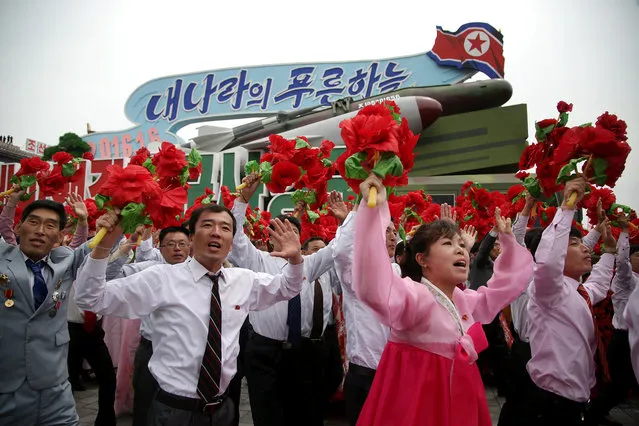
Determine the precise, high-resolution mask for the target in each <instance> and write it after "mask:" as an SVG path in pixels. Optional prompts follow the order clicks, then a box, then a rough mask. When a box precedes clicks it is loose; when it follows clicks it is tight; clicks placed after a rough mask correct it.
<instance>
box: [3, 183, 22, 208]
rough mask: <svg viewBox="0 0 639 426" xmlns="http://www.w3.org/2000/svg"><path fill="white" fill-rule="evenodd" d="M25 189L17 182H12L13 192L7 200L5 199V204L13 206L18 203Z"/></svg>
mask: <svg viewBox="0 0 639 426" xmlns="http://www.w3.org/2000/svg"><path fill="white" fill-rule="evenodd" d="M25 192H26V190H24V189H22V187H21V186H20V185H18V184H17V183H14V184H13V193H12V194H11V195H10V196H9V200H7V205H9V206H11V207H15V206H17V205H18V204H19V203H20V197H22V196H23V195H24V193H25Z"/></svg>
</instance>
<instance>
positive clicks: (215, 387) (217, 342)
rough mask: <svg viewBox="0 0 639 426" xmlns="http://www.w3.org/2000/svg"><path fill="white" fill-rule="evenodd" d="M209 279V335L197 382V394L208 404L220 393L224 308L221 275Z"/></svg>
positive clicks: (210, 276) (211, 276)
mask: <svg viewBox="0 0 639 426" xmlns="http://www.w3.org/2000/svg"><path fill="white" fill-rule="evenodd" d="M208 277H209V278H210V279H211V281H213V287H212V288H211V312H210V314H209V334H208V336H207V339H206V348H205V349H204V356H203V357H202V366H201V367H200V377H199V379H198V382H197V393H198V395H199V396H200V398H202V399H203V400H204V401H205V402H207V403H208V402H210V401H212V400H213V399H214V398H215V396H216V395H217V394H218V393H220V376H221V374H222V306H221V304H220V289H219V284H218V281H219V275H209V276H208Z"/></svg>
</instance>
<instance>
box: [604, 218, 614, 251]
mask: <svg viewBox="0 0 639 426" xmlns="http://www.w3.org/2000/svg"><path fill="white" fill-rule="evenodd" d="M601 239H602V242H603V244H604V246H605V247H606V248H605V251H606V252H607V253H616V252H617V240H615V237H614V236H613V235H612V227H611V226H610V220H608V219H606V220H605V221H604V223H603V226H602V230H601Z"/></svg>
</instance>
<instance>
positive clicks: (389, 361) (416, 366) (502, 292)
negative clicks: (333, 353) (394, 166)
mask: <svg viewBox="0 0 639 426" xmlns="http://www.w3.org/2000/svg"><path fill="white" fill-rule="evenodd" d="M371 186H375V187H376V188H377V191H378V194H379V195H378V203H377V207H375V208H369V207H368V206H367V205H366V203H367V199H368V192H369V188H370V187H371ZM360 189H361V193H362V195H363V201H362V203H361V204H360V206H359V210H358V212H357V216H356V224H355V250H354V251H355V253H354V264H353V278H354V279H353V285H354V288H355V292H356V294H357V296H358V297H359V298H360V299H361V300H362V301H363V302H364V303H366V304H367V305H368V306H370V307H371V308H372V309H373V311H374V312H375V313H376V315H377V316H378V317H379V320H380V321H381V322H382V323H384V324H386V325H387V326H388V327H390V330H391V334H390V338H389V341H388V343H387V345H386V348H385V349H384V353H383V355H382V358H381V361H380V363H379V367H378V369H377V374H376V375H375V380H374V382H373V386H372V388H371V391H370V394H369V396H368V399H367V400H366V403H365V405H364V408H363V410H362V412H361V415H360V417H359V421H358V423H357V424H358V426H367V425H371V426H372V425H375V426H386V425H401V426H411V425H419V426H425V425H432V426H474V425H478V426H491V425H492V422H491V418H490V414H489V411H488V404H487V402H486V393H485V390H484V386H483V383H482V380H481V377H480V374H479V370H478V368H477V365H476V363H475V361H476V360H477V354H478V353H479V352H481V351H482V350H484V349H486V347H487V346H488V343H487V341H486V336H485V335H484V333H483V330H482V327H481V324H482V323H484V324H487V323H490V322H491V321H492V320H493V319H494V318H495V317H496V316H497V315H498V314H499V312H500V311H501V309H503V308H504V307H505V306H506V305H508V304H509V303H510V302H512V301H513V300H515V298H517V296H519V295H520V294H521V293H522V292H523V291H524V290H525V288H526V286H527V285H528V282H529V281H530V278H531V276H532V273H533V269H532V268H533V267H532V265H533V262H532V257H531V255H530V253H529V252H528V251H527V250H526V249H525V248H523V247H521V246H520V245H519V244H517V243H516V241H515V239H514V237H513V235H512V232H511V226H510V220H505V219H503V218H501V217H499V212H498V211H497V212H496V216H497V218H496V226H497V229H498V230H499V232H500V234H501V235H500V237H499V238H500V242H501V247H502V250H503V253H502V254H501V256H499V258H497V261H496V262H495V267H494V271H495V272H494V275H493V277H492V278H491V279H490V280H489V281H488V286H487V287H482V288H480V289H479V290H477V291H474V290H461V289H459V288H457V286H456V285H457V284H458V283H460V282H464V281H465V280H466V279H467V277H468V268H469V264H470V262H469V255H468V250H467V249H466V248H465V247H464V244H463V239H462V237H461V236H460V234H459V230H458V229H457V227H456V226H455V225H454V224H452V223H450V222H445V221H436V222H433V223H430V224H426V225H422V226H421V227H420V228H419V230H418V231H417V232H416V233H415V235H414V236H413V237H412V239H411V240H410V241H409V243H408V245H407V248H406V250H407V263H406V265H405V266H406V268H405V269H404V275H407V276H406V277H405V278H403V279H402V278H400V277H398V276H397V275H396V274H395V273H394V272H393V269H392V266H391V264H390V262H389V260H388V253H387V251H386V247H385V229H386V226H387V224H388V223H389V222H390V214H389V210H388V204H387V203H386V191H385V189H384V187H383V186H382V184H381V182H380V180H379V179H378V178H377V177H375V176H374V175H372V176H371V177H369V178H368V179H366V180H365V181H364V182H363V183H362V185H361V187H360Z"/></svg>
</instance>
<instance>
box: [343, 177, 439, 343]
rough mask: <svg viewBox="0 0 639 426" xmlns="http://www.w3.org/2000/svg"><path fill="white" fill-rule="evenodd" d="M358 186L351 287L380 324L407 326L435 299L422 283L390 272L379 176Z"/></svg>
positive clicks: (386, 220) (383, 192)
mask: <svg viewBox="0 0 639 426" xmlns="http://www.w3.org/2000/svg"><path fill="white" fill-rule="evenodd" d="M366 185H368V186H366ZM370 185H375V186H376V187H377V191H378V201H377V207H374V208H370V207H368V206H367V199H368V189H369V188H370ZM360 188H362V194H363V196H364V198H363V200H362V202H361V204H360V205H359V209H358V211H357V216H356V217H355V247H354V250H353V288H354V290H355V293H356V295H357V297H358V298H359V299H360V300H361V301H363V302H364V303H366V304H367V305H368V306H369V307H370V308H371V309H372V310H373V311H374V312H375V314H376V315H377V317H378V319H379V320H380V322H381V323H382V324H385V325H387V326H389V327H391V328H394V329H397V330H404V329H409V328H411V327H413V326H414V325H415V324H416V323H418V322H419V321H423V320H424V318H428V314H429V312H430V310H431V309H432V308H433V306H435V304H436V303H437V302H436V301H435V298H434V297H433V295H432V293H431V292H430V291H429V290H428V289H427V288H426V287H425V286H424V285H421V284H418V283H416V282H414V281H413V280H411V279H410V278H404V279H402V278H400V277H399V276H397V274H395V272H394V271H393V267H392V266H391V263H390V260H389V259H388V252H387V250H386V227H387V226H388V224H389V223H390V212H389V210H388V203H387V202H386V190H385V188H384V187H383V186H382V185H381V182H380V181H379V179H378V178H377V177H375V176H371V177H369V178H368V179H366V181H364V182H363V183H362V186H361V187H360Z"/></svg>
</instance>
